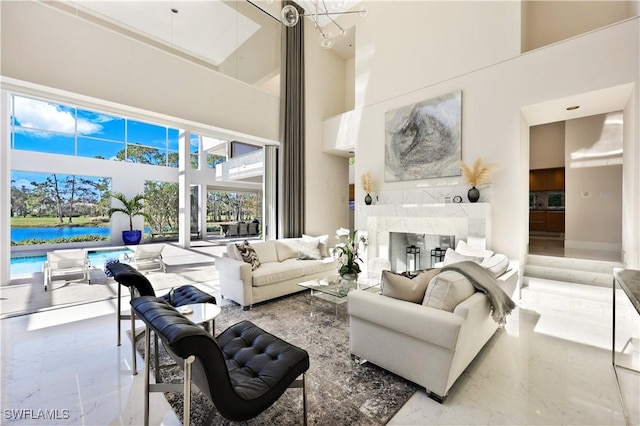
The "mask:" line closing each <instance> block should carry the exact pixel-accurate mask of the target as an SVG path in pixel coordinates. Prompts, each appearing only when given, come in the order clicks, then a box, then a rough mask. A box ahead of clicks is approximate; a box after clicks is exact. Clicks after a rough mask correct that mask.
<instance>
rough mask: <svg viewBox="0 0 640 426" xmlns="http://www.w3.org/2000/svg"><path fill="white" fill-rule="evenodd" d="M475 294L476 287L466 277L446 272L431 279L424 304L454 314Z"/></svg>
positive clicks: (457, 273) (454, 272) (453, 272)
mask: <svg viewBox="0 0 640 426" xmlns="http://www.w3.org/2000/svg"><path fill="white" fill-rule="evenodd" d="M475 292H476V289H475V287H473V284H471V282H470V281H469V280H468V279H467V278H466V277H465V276H464V275H462V274H461V273H459V272H456V271H444V272H441V273H439V274H438V275H436V276H435V277H433V278H432V279H431V281H430V282H429V286H428V287H427V291H426V292H425V294H424V300H423V301H422V304H423V305H425V306H429V307H432V308H436V309H442V310H443V311H448V312H453V310H454V309H455V308H456V306H458V304H459V303H460V302H462V301H464V300H466V299H468V298H469V297H470V296H471V295H472V294H473V293H475Z"/></svg>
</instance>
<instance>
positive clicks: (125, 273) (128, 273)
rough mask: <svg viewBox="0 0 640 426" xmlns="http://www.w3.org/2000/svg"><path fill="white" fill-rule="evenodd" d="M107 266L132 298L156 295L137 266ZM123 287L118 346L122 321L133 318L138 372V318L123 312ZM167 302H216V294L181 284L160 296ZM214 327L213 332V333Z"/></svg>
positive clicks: (180, 304)
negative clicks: (136, 329) (136, 326)
mask: <svg viewBox="0 0 640 426" xmlns="http://www.w3.org/2000/svg"><path fill="white" fill-rule="evenodd" d="M105 268H106V269H108V270H109V272H111V274H112V275H113V278H114V279H115V280H116V281H117V282H118V284H120V285H123V286H126V287H128V288H129V294H130V295H131V300H133V299H134V298H136V297H138V296H154V297H155V295H156V293H155V291H154V290H153V286H152V285H151V283H150V282H149V280H148V279H147V277H145V276H144V275H142V274H141V273H140V272H139V271H138V270H137V269H136V268H134V267H133V266H131V265H129V264H127V263H110V264H108V265H105ZM121 296H122V294H121V288H120V286H118V308H117V311H118V312H117V321H118V346H120V343H121V341H120V333H121V323H120V322H121V321H122V320H125V319H130V320H131V340H132V345H131V346H132V355H133V361H132V362H133V373H132V374H134V375H135V374H138V371H137V365H136V364H137V361H136V345H135V342H136V335H135V323H136V318H135V314H134V313H133V312H132V313H131V315H126V314H125V315H123V314H122V312H121V309H122V299H121ZM160 299H161V300H163V301H164V302H165V303H168V304H170V305H171V306H174V307H178V306H184V305H189V304H191V303H213V304H214V305H215V304H216V298H215V296H212V295H210V294H209V293H205V292H204V291H202V290H199V289H197V288H196V287H194V286H192V285H191V284H186V285H183V286H180V287H178V288H176V289H173V290H171V291H170V292H169V293H167V294H165V295H163V296H161V297H160ZM213 330H214V329H213V328H212V329H211V332H212V333H213Z"/></svg>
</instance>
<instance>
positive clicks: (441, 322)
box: [348, 265, 518, 402]
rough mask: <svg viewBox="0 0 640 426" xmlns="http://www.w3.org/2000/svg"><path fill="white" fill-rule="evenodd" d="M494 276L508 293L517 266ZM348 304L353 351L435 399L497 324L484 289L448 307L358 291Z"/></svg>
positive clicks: (448, 386)
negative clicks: (451, 307)
mask: <svg viewBox="0 0 640 426" xmlns="http://www.w3.org/2000/svg"><path fill="white" fill-rule="evenodd" d="M463 278H464V277H463ZM498 281H499V282H500V286H501V287H502V288H503V290H504V291H505V292H506V293H507V295H509V296H511V295H512V294H513V292H514V289H515V287H516V285H517V281H518V272H517V268H516V267H513V265H512V268H511V269H509V270H508V271H507V272H505V273H504V274H503V275H502V276H500V277H499V278H498ZM429 285H431V284H429ZM428 291H429V290H427V292H428ZM348 309H349V317H350V325H349V338H350V351H351V354H352V355H354V356H356V357H358V358H361V359H362V360H366V361H369V362H372V363H373V364H376V365H378V366H380V367H382V368H384V369H386V370H389V371H391V372H393V373H395V374H397V375H399V376H402V377H404V378H406V379H408V380H410V381H412V382H415V383H417V384H418V385H420V386H424V387H425V389H426V390H427V393H428V394H429V396H430V397H432V398H433V399H435V400H437V401H439V402H442V401H443V400H444V398H445V397H446V396H447V393H448V392H449V389H450V388H451V386H452V385H453V384H454V382H455V381H456V379H457V378H458V377H459V376H460V374H462V372H463V371H464V370H465V368H466V367H467V366H468V365H469V363H471V361H473V359H474V358H475V357H476V355H477V354H478V353H479V352H480V350H481V349H482V347H483V346H484V345H485V344H486V343H487V341H488V340H489V339H490V338H491V336H493V334H494V332H495V331H496V329H497V328H498V324H497V323H496V322H495V321H494V320H493V319H492V315H491V308H490V304H489V299H488V297H487V296H486V295H485V294H484V293H482V292H475V293H473V294H472V295H471V296H470V297H468V298H467V299H466V300H463V301H462V302H461V303H459V304H458V305H457V306H455V308H454V309H453V312H448V311H446V310H441V309H437V308H433V307H429V306H424V305H422V304H420V303H413V302H410V301H404V300H400V299H396V298H392V297H387V296H383V295H382V294H380V293H372V292H367V291H359V290H356V291H352V292H351V293H349V295H348Z"/></svg>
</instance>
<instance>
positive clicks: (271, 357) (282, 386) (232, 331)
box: [131, 296, 309, 426]
mask: <svg viewBox="0 0 640 426" xmlns="http://www.w3.org/2000/svg"><path fill="white" fill-rule="evenodd" d="M131 306H132V310H133V312H135V314H136V315H137V316H138V317H139V318H140V319H142V321H144V323H145V324H146V333H145V359H146V360H147V362H146V363H145V364H146V365H145V373H144V374H145V399H144V404H145V405H144V423H145V425H148V424H149V393H150V392H171V391H180V390H182V391H183V392H184V417H183V422H184V425H185V426H188V425H189V416H190V410H191V381H193V382H194V383H195V384H196V385H197V386H198V389H200V391H201V392H202V393H203V394H204V395H205V396H206V397H207V398H209V400H210V401H211V402H212V403H213V405H214V406H215V408H216V409H217V410H218V412H219V413H220V414H221V415H222V416H223V417H225V418H227V419H229V420H233V421H243V420H249V419H252V418H254V417H256V416H257V415H258V414H260V413H262V412H263V411H264V410H266V409H267V408H269V407H270V406H271V405H272V404H273V403H274V402H275V401H277V400H278V398H280V396H281V395H282V394H283V393H284V392H285V391H286V390H287V388H289V387H302V405H303V416H304V417H303V419H304V424H305V425H306V423H307V400H306V390H305V372H306V371H307V370H308V369H309V354H308V353H307V352H306V351H305V350H303V349H300V348H298V347H297V346H293V345H291V344H289V343H287V342H285V341H284V340H282V339H280V338H278V337H276V336H274V335H272V334H270V333H267V332H266V331H264V330H262V329H261V328H259V327H257V326H255V325H254V324H252V323H251V322H249V321H242V322H239V323H238V324H235V325H233V326H231V327H229V328H228V329H227V330H225V331H223V332H222V333H220V335H219V336H218V337H216V338H213V337H212V336H211V335H210V334H209V333H206V332H205V331H204V330H203V329H202V328H200V327H198V326H197V325H195V324H194V323H193V322H191V321H189V320H188V319H187V318H185V317H184V316H183V315H181V314H180V313H179V312H178V311H176V310H175V309H174V308H172V307H171V306H169V305H167V304H166V303H164V302H163V301H162V300H160V299H158V298H156V297H152V296H142V297H138V298H136V299H133V300H132V301H131ZM151 331H153V332H154V333H155V334H156V335H157V336H159V337H160V339H161V340H162V342H163V344H164V347H165V349H166V350H167V352H168V353H169V354H170V355H171V356H172V357H173V358H174V359H175V360H176V362H177V363H178V365H181V366H183V369H184V383H182V384H167V383H160V384H158V383H155V384H151V383H149V362H148V360H149V356H150V345H151V338H150V334H151ZM156 361H157V360H156ZM300 376H302V378H301V379H298V378H299V377H300ZM176 386H177V387H179V388H176ZM212 413H214V412H212ZM208 420H211V415H210V418H209V419H208Z"/></svg>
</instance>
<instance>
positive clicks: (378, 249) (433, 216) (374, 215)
mask: <svg viewBox="0 0 640 426" xmlns="http://www.w3.org/2000/svg"><path fill="white" fill-rule="evenodd" d="M357 223H358V224H359V227H358V229H359V230H360V231H363V228H365V227H364V226H362V225H364V224H365V223H366V235H367V238H368V240H369V244H368V248H367V251H368V253H367V258H369V259H371V258H373V257H383V258H385V259H389V246H390V233H391V232H407V233H416V234H429V235H455V237H456V242H457V241H459V240H465V241H466V242H467V243H468V244H469V245H471V246H472V247H477V248H483V249H484V248H487V247H491V204H490V203H460V204H456V203H450V204H445V203H442V204H404V205H389V204H387V205H384V204H377V205H371V206H359V207H358V211H357Z"/></svg>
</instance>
